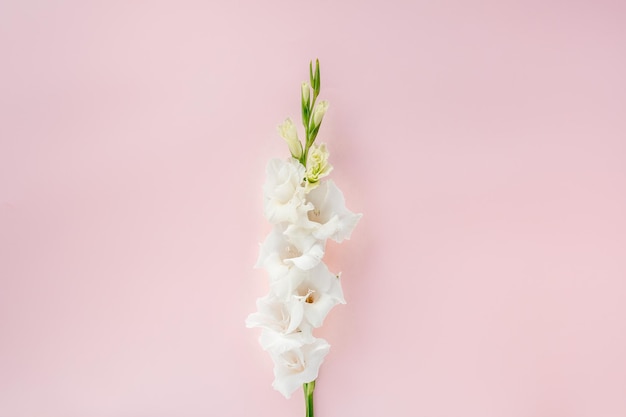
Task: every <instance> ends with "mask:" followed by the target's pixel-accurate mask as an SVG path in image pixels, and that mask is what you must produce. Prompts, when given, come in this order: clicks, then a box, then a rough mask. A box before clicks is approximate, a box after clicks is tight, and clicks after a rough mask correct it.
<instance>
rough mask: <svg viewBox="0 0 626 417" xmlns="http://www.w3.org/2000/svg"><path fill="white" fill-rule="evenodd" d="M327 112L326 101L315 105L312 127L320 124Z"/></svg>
mask: <svg viewBox="0 0 626 417" xmlns="http://www.w3.org/2000/svg"><path fill="white" fill-rule="evenodd" d="M327 110H328V101H326V100H322V101H319V102H317V103H315V108H314V109H313V126H316V127H317V126H319V125H320V124H321V123H322V119H323V118H324V115H325V114H326V111H327Z"/></svg>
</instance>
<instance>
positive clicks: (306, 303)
mask: <svg viewBox="0 0 626 417" xmlns="http://www.w3.org/2000/svg"><path fill="white" fill-rule="evenodd" d="M292 300H297V301H299V304H297V307H296V306H293V310H292V312H293V313H292V314H294V315H296V316H297V317H300V316H301V315H300V312H299V311H298V307H299V308H301V309H302V316H303V318H304V320H305V321H306V322H307V323H309V324H310V325H311V326H313V327H320V326H321V325H322V323H323V322H324V319H325V318H326V316H327V315H328V312H329V311H330V310H331V309H332V308H333V307H334V306H336V305H337V304H345V303H346V300H345V299H344V298H343V291H342V289H341V282H340V280H339V277H338V276H336V275H335V274H333V273H331V272H330V271H329V270H328V268H327V267H326V265H324V263H319V264H318V266H316V267H315V268H313V269H311V270H309V271H307V274H306V276H305V279H304V280H302V281H301V282H300V284H299V285H298V286H297V287H296V288H295V290H294V292H293V295H292Z"/></svg>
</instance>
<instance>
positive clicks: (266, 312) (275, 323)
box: [246, 293, 304, 335]
mask: <svg viewBox="0 0 626 417" xmlns="http://www.w3.org/2000/svg"><path fill="white" fill-rule="evenodd" d="M297 304H298V303H296V302H288V303H285V302H284V301H282V300H280V299H278V298H276V296H275V295H273V294H271V293H270V294H268V295H266V296H265V297H262V298H259V299H258V300H257V302H256V306H257V309H258V311H257V312H256V313H252V314H250V315H249V316H248V318H247V319H246V326H247V327H249V328H250V327H260V328H262V329H267V330H271V331H273V332H275V333H280V334H283V335H286V334H289V333H292V332H294V331H295V330H296V329H297V328H298V326H300V323H301V322H302V318H303V314H304V313H303V311H302V309H301V308H300V307H299V306H298V305H297Z"/></svg>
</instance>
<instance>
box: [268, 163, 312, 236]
mask: <svg viewBox="0 0 626 417" xmlns="http://www.w3.org/2000/svg"><path fill="white" fill-rule="evenodd" d="M304 173H305V169H304V167H303V166H302V164H300V163H299V162H298V161H296V160H295V159H293V158H290V159H289V160H288V161H284V160H281V159H272V160H271V161H270V162H269V163H268V165H267V179H266V181H265V185H264V186H263V190H264V194H265V216H266V217H267V219H268V220H269V222H270V223H272V224H277V223H281V222H290V223H293V222H296V221H297V220H298V218H299V217H301V216H302V215H303V213H306V212H307V210H309V209H310V206H307V205H306V204H305V200H304V197H305V189H304V187H303V184H302V179H303V178H304Z"/></svg>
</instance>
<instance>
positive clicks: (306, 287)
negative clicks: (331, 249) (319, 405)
mask: <svg viewBox="0 0 626 417" xmlns="http://www.w3.org/2000/svg"><path fill="white" fill-rule="evenodd" d="M315 158H317V159H316V160H315V162H313V161H311V162H312V165H313V168H314V170H313V171H312V170H311V169H309V170H308V171H307V170H306V169H305V168H304V166H303V165H302V164H301V163H300V162H299V161H298V160H297V159H294V158H290V159H289V160H280V159H273V160H271V161H270V162H269V164H268V166H267V179H266V182H265V185H264V198H265V216H266V218H267V219H268V221H269V222H270V223H271V224H272V225H273V229H272V231H271V232H270V233H269V235H268V236H267V238H266V239H265V241H264V242H263V244H262V245H261V249H260V253H259V259H258V262H257V267H260V268H263V269H265V270H266V271H267V273H268V275H269V280H270V287H269V288H270V290H269V293H268V294H267V295H266V296H264V297H262V298H259V299H258V300H257V312H255V313H252V314H251V315H250V316H248V318H247V320H246V325H247V326H248V327H258V328H261V329H262V332H261V337H260V339H259V340H260V343H261V347H262V348H263V349H265V350H266V351H268V352H269V354H270V356H271V358H272V360H273V361H274V377H275V378H274V383H273V387H274V388H275V389H276V390H278V391H279V392H281V393H282V394H283V395H284V396H285V397H287V398H289V397H290V396H291V394H292V393H293V392H294V391H295V390H297V389H298V388H299V387H301V386H302V384H304V383H307V382H311V381H314V380H315V379H316V378H317V376H318V371H319V367H320V365H321V364H322V362H323V361H324V357H325V356H326V354H327V353H328V350H329V349H330V345H329V344H328V342H326V341H325V340H324V339H320V338H316V337H315V336H313V329H315V328H317V327H320V326H321V325H322V323H323V322H324V319H325V318H326V316H327V315H328V313H329V311H330V310H331V309H332V308H333V307H334V306H336V305H337V304H345V302H346V301H345V299H344V297H343V291H342V289H341V280H340V278H339V275H338V274H334V273H332V272H330V271H329V270H328V267H327V266H326V265H325V264H324V262H323V261H322V258H323V256H324V251H325V248H326V241H327V239H332V240H335V241H337V242H341V241H343V240H344V239H349V238H350V234H351V233H352V230H353V229H354V227H355V226H356V224H357V222H358V221H359V219H360V218H361V214H355V213H352V212H351V211H349V210H348V209H347V208H346V207H345V201H344V198H343V194H342V192H341V190H339V188H337V186H336V185H335V184H334V183H333V182H332V181H330V180H320V178H321V177H322V176H324V175H325V174H327V173H328V172H330V169H331V167H330V165H328V163H327V159H328V152H327V151H326V148H325V147H324V146H323V145H322V146H321V147H320V148H317V149H316V154H315ZM309 177H311V178H310V179H311V181H309Z"/></svg>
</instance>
